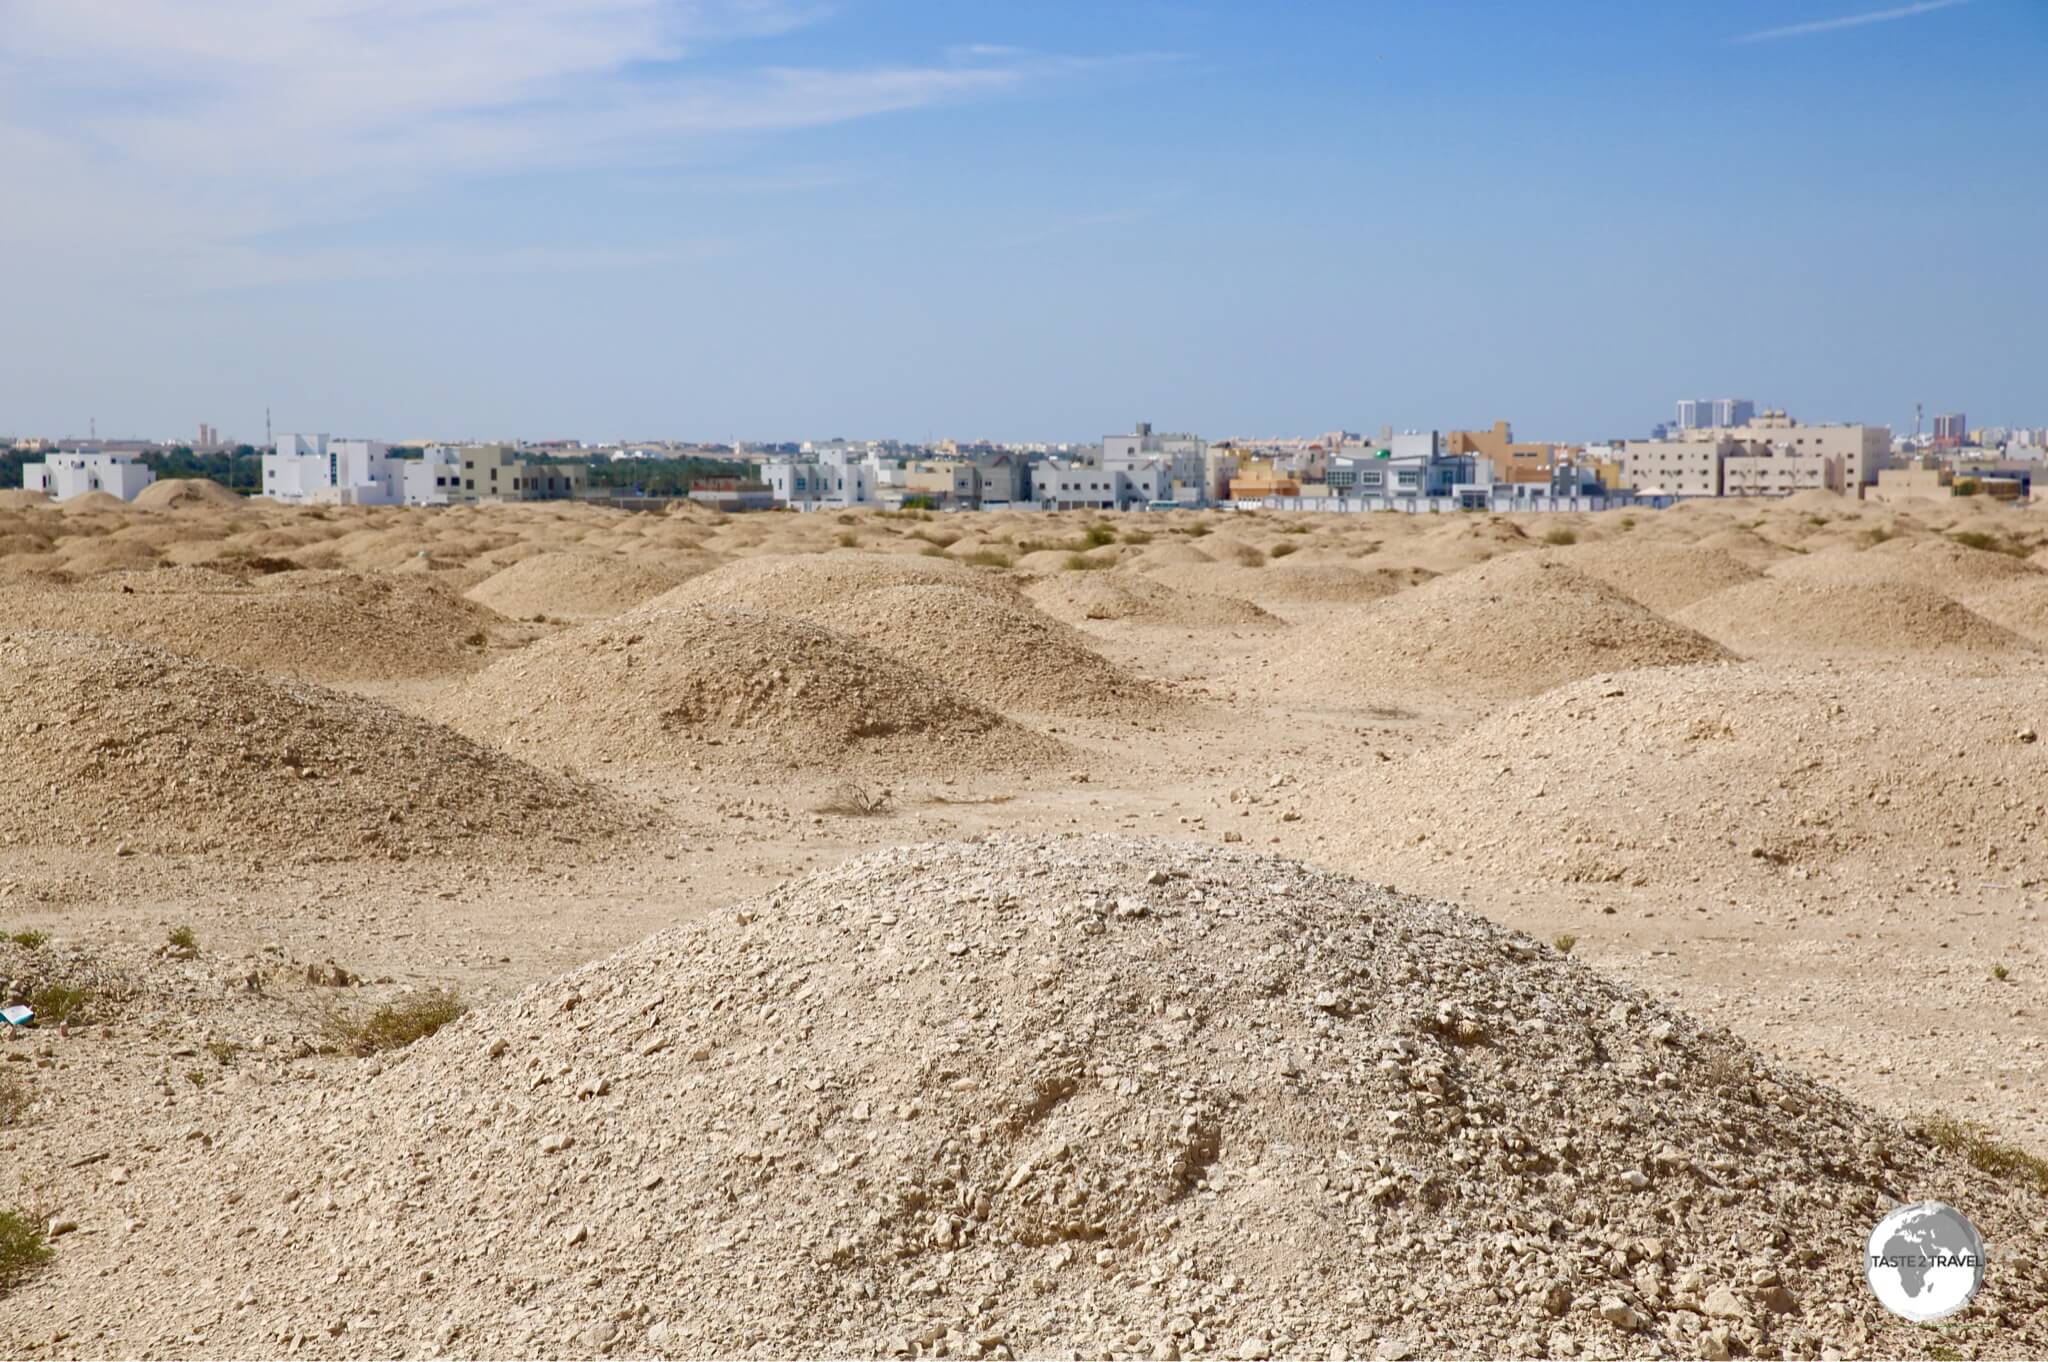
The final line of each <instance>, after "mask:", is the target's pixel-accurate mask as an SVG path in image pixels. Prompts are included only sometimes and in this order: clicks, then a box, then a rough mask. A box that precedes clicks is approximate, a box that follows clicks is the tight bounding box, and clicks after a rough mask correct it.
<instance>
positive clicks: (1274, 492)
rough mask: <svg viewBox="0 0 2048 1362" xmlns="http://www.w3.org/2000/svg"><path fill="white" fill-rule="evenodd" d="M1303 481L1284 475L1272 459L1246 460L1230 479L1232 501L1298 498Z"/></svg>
mask: <svg viewBox="0 0 2048 1362" xmlns="http://www.w3.org/2000/svg"><path fill="white" fill-rule="evenodd" d="M1300 495H1301V480H1300V479H1299V478H1294V477H1290V476H1288V475H1287V474H1285V473H1282V472H1281V471H1280V470H1279V469H1278V468H1276V467H1274V466H1273V461H1272V460H1271V459H1246V460H1245V461H1244V462H1243V463H1241V464H1239V465H1238V468H1237V473H1236V474H1235V475H1234V476H1233V477H1232V478H1231V479H1230V499H1231V500H1232V501H1256V500H1258V499H1259V498H1260V497H1298V496H1300Z"/></svg>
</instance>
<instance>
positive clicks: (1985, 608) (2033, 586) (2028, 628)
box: [1962, 573, 2048, 644]
mask: <svg viewBox="0 0 2048 1362" xmlns="http://www.w3.org/2000/svg"><path fill="white" fill-rule="evenodd" d="M1962 604H1963V605H1965V606H1967V607H1969V610H1970V612H1971V613H1972V614H1974V615H1979V616H1981V617H1983V618H1984V619H1987V620H1990V621H1991V622H1992V623H1993V624H1995V625H1998V626H1999V627H2000V628H2002V629H2010V630H2012V632H2014V633H2015V634H2018V635H2019V636H2020V637H2021V638H2023V639H2027V640H2028V641H2030V642H2033V643H2037V644H2048V575H2043V574H2039V573H2036V574H2032V575H2029V576H2026V577H2017V578H2014V579H2013V580H2012V581H2009V582H2001V583H1999V584H1997V585H1994V586H1989V587H1985V588H1983V589H1982V590H1979V591H1973V592H1971V593H1969V594H1968V595H1965V596H1963V597H1962Z"/></svg>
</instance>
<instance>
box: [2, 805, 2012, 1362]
mask: <svg viewBox="0 0 2048 1362" xmlns="http://www.w3.org/2000/svg"><path fill="white" fill-rule="evenodd" d="M1148 872H1152V873H1151V874H1148ZM1153 879H1156V880H1157V881H1158V883H1156V884H1154V883H1150V882H1149V881H1150V880H1153ZM378 1068H379V1069H381V1072H377V1071H375V1070H372V1071H369V1072H367V1073H366V1074H365V1075H364V1076H363V1077H361V1078H359V1079H356V1080H355V1081H354V1082H352V1083H350V1084H348V1085H347V1086H343V1087H340V1088H338V1089H337V1090H334V1091H329V1092H319V1093H313V1094H307V1093H304V1092H303V1091H300V1092H293V1093H288V1094H282V1095H280V1097H279V1098H278V1099H276V1100H275V1101H274V1102H273V1103H272V1104H270V1105H269V1106H267V1107H258V1108H256V1109H255V1110H247V1111H245V1113H244V1119H243V1120H241V1121H239V1122H237V1124H236V1125H235V1126H234V1127H232V1128H230V1130H227V1131H222V1132H219V1133H217V1134H215V1136H214V1139H213V1141H212V1142H211V1147H209V1146H208V1145H207V1144H203V1143H201V1142H197V1141H188V1142H184V1143H183V1144H182V1145H181V1146H180V1153H179V1155H178V1158H179V1166H178V1167H176V1168H175V1169H173V1170H168V1171H170V1172H171V1174H172V1176H173V1177H174V1178H175V1183H174V1186H173V1189H172V1190H171V1192H170V1193H169V1194H163V1193H159V1197H160V1198H161V1202H160V1204H159V1205H158V1206H157V1207H155V1208H153V1209H152V1211H151V1213H150V1215H149V1219H150V1220H151V1221H152V1222H155V1223H162V1224H172V1225H176V1226H177V1232H178V1236H179V1242H180V1245H181V1251H180V1252H178V1253H176V1254H168V1255H165V1254H145V1253H137V1252H135V1251H134V1249H133V1247H132V1246H124V1245H123V1244H122V1242H121V1236H118V1235H114V1234H99V1235H83V1234H82V1235H79V1236H78V1237H77V1239H76V1240H75V1241H73V1244H72V1245H67V1247H66V1251H65V1253H63V1254H62V1255H60V1257H59V1263H60V1268H59V1271H60V1272H61V1273H62V1275H63V1278H64V1279H68V1280H70V1281H75V1282H78V1283H80V1284H82V1285H86V1286H87V1289H90V1290H91V1291H92V1292H93V1293H94V1295H95V1298H97V1299H100V1300H107V1299H118V1300H120V1301H122V1302H123V1308H122V1309H121V1310H120V1311H117V1312H108V1313H102V1314H101V1315H100V1316H99V1322H101V1323H103V1324H104V1325H105V1326H106V1327H107V1328H108V1329H109V1330H111V1332H110V1334H108V1335H107V1336H106V1337H105V1338H104V1339H103V1340H102V1341H101V1342H99V1343H98V1345H97V1346H99V1347H100V1348H101V1349H103V1350H105V1351H107V1352H110V1353H129V1354H143V1353H147V1354H150V1355H160V1354H179V1353H204V1354H206V1355H211V1356H219V1355H229V1356H255V1355H270V1354H271V1353H274V1352H276V1351H279V1350H280V1349H284V1350H287V1351H289V1350H291V1349H290V1347H289V1345H290V1343H291V1341H292V1340H294V1339H300V1338H303V1340H304V1343H303V1350H304V1351H306V1352H309V1353H313V1354H317V1355H332V1354H337V1353H340V1354H377V1355H415V1356H417V1355H426V1354H429V1353H432V1352H435V1351H436V1350H437V1347H442V1346H445V1347H446V1348H447V1349H449V1350H452V1351H454V1352H457V1353H460V1354H464V1355H483V1356H507V1355H534V1354H548V1355H564V1356H592V1355H597V1354H603V1353H612V1352H615V1353H618V1354H621V1355H626V1356H648V1355H653V1356H676V1357H709V1356H737V1355H748V1354H758V1355H762V1356H776V1357H792V1356H827V1357H840V1356H882V1357H886V1356H889V1355H890V1354H892V1353H895V1354H899V1355H903V1354H909V1353H911V1352H912V1351H913V1349H916V1350H919V1351H921V1352H922V1353H923V1354H924V1355H934V1354H935V1353H936V1351H937V1349H936V1348H934V1347H933V1346H932V1345H934V1344H937V1343H944V1345H945V1349H946V1352H947V1353H948V1354H951V1355H973V1353H974V1351H976V1350H979V1351H980V1352H982V1353H983V1354H984V1355H986V1354H987V1353H991V1352H995V1350H997V1349H999V1348H1000V1349H1002V1350H1004V1351H1003V1352H1000V1353H996V1355H997V1356H1003V1355H1006V1354H1008V1355H1016V1356H1033V1357H1042V1356H1052V1355H1056V1354H1065V1353H1067V1352H1068V1351H1069V1350H1076V1349H1078V1350H1079V1352H1080V1354H1081V1355H1083V1356H1090V1357H1092V1356H1098V1355H1101V1354H1103V1353H1109V1354H1111V1355H1115V1356H1127V1355H1128V1356H1138V1357H1147V1356H1155V1355H1157V1356H1170V1355H1172V1353H1171V1352H1169V1351H1167V1350H1168V1349H1169V1348H1171V1349H1174V1350H1177V1351H1180V1352H1181V1353H1183V1354H1184V1355H1185V1354H1189V1353H1191V1354H1193V1355H1195V1356H1215V1357H1257V1356H1263V1355H1266V1354H1270V1355H1272V1356H1274V1357H1325V1356H1329V1355H1331V1351H1332V1349H1333V1348H1334V1347H1337V1346H1342V1347H1343V1348H1344V1349H1346V1350H1347V1352H1348V1353H1349V1355H1351V1356H1354V1357H1360V1356H1363V1357H1370V1356H1373V1355H1375V1353H1377V1354H1378V1355H1379V1356H1382V1357H1394V1356H1405V1355H1407V1353H1406V1352H1405V1351H1401V1350H1402V1349H1404V1348H1405V1349H1408V1350H1412V1351H1413V1352H1414V1353H1415V1354H1416V1355H1419V1356H1458V1355H1464V1356H1498V1355H1545V1354H1548V1355H1558V1354H1561V1353H1565V1352H1567V1351H1570V1350H1571V1349H1570V1348H1568V1347H1567V1345H1566V1340H1567V1339H1569V1340H1571V1341H1572V1343H1573V1345H1575V1347H1576V1348H1577V1349H1579V1350H1583V1351H1585V1352H1587V1353H1589V1354H1591V1355H1594V1356H1621V1355H1630V1356H1651V1355H1659V1354H1670V1353H1672V1352H1676V1353H1679V1354H1681V1355H1697V1354H1698V1353H1699V1352H1701V1351H1709V1350H1712V1351H1713V1352H1720V1351H1723V1350H1727V1349H1728V1348H1729V1347H1730V1345H1731V1343H1732V1344H1733V1346H1734V1348H1735V1349H1736V1350H1739V1351H1743V1352H1748V1353H1751V1354H1755V1355H1765V1354H1767V1353H1768V1355H1779V1354H1780V1352H1781V1350H1786V1349H1792V1350H1795V1351H1797V1352H1799V1353H1800V1354H1801V1355H1804V1353H1805V1352H1806V1351H1807V1350H1808V1349H1809V1348H1811V1347H1813V1346H1815V1345H1816V1344H1817V1342H1818V1340H1820V1339H1821V1338H1828V1339H1833V1340H1837V1341H1840V1340H1843V1339H1845V1338H1846V1337H1856V1338H1859V1339H1860V1338H1863V1337H1864V1335H1865V1333H1866V1331H1867V1333H1868V1335H1869V1338H1868V1341H1867V1344H1866V1345H1865V1351H1867V1352H1869V1353H1871V1354H1873V1355H1879V1356H1885V1355H1903V1354H1908V1353H1916V1352H1920V1351H1923V1350H1924V1347H1925V1342H1926V1340H1927V1339H1928V1337H1929V1336H1928V1335H1927V1334H1925V1333H1916V1332H1914V1331H1913V1329H1912V1326H1909V1325H1906V1324H1904V1323H1903V1322H1901V1321H1898V1320H1897V1319H1895V1318H1893V1317H1891V1316H1889V1315H1888V1314H1886V1313H1885V1311H1884V1310H1883V1308H1882V1307H1881V1306H1880V1305H1879V1304H1878V1302H1877V1300H1876V1299H1875V1297H1874V1296H1873V1295H1872V1293H1871V1292H1870V1291H1869V1290H1868V1289H1867V1288H1866V1287H1865V1285H1864V1283H1863V1281H1862V1279H1861V1274H1860V1273H1858V1272H1856V1271H1854V1270H1853V1268H1848V1267H1846V1266H1845V1265H1846V1264H1848V1263H1850V1262H1851V1261H1852V1258H1851V1257H1850V1255H1852V1254H1853V1252H1854V1246H1855V1245H1857V1244H1859V1243H1860V1242H1861V1241H1862V1239H1863V1237H1864V1235H1865V1234H1866V1233H1867V1232H1868V1229H1869V1226H1870V1225H1871V1223H1872V1222H1873V1221H1874V1220H1875V1218H1876V1217H1877V1216H1878V1215H1879V1214H1881V1213H1882V1211H1883V1210H1885V1209H1888V1208H1889V1206H1890V1204H1891V1200H1892V1199H1895V1198H1897V1199H1907V1198H1910V1199H1918V1198H1923V1197H1935V1198H1940V1199H1943V1200H1946V1201H1949V1202H1952V1203H1954V1204H1957V1205H1961V1206H1964V1207H1967V1208H1968V1213H1969V1215H1970V1216H1971V1218H1972V1219H1973V1220H1974V1221H1975V1223H1976V1224H1977V1226H1978V1227H1979V1229H1980V1230H1981V1231H1982V1233H1983V1235H1984V1237H1985V1239H1986V1240H1987V1241H1988V1242H1989V1243H1992V1244H1995V1245H1997V1246H1998V1259H1997V1262H1996V1264H1995V1265H1994V1267H1993V1270H1992V1271H1991V1273H1990V1275H1989V1280H1988V1281H1987V1283H1986V1285H1985V1288H1984V1290H1983V1292H1982V1294H1981V1295H1980V1296H1979V1298H1978V1303H1977V1305H1976V1306H1975V1307H1974V1309H1975V1311H1976V1312H1977V1313H1978V1315H1980V1316H1986V1315H1991V1314H1993V1313H1995V1316H1996V1317H1997V1318H1999V1319H2000V1321H2001V1324H2000V1327H1998V1328H1997V1329H1996V1330H1992V1331H1985V1332H1982V1334H1981V1337H1980V1338H1979V1346H1980V1347H1988V1348H1990V1349H1992V1350H1994V1351H1998V1352H2003V1353H2008V1354H2013V1355H2019V1354H2025V1353H2028V1352H2033V1353H2038V1352H2040V1351H2041V1350H2042V1349H2043V1348H2044V1347H2048V1311H2044V1310H2043V1308H2042V1307H2043V1305H2044V1303H2048V1301H2044V1295H2048V1285H2044V1282H2043V1280H2042V1278H2041V1275H2040V1273H2039V1271H2038V1268H2036V1267H2035V1266H2034V1265H2035V1264H2036V1263H2037V1262H2038V1261H2039V1258H2040V1256H2041V1255H2042V1254H2043V1253H2044V1252H2048V1231H2044V1230H2043V1228H2042V1227H2041V1225H2040V1223H2039V1214H2038V1203H2037V1202H2035V1201H2033V1200H2032V1199H2031V1197H2030V1195H2029V1194H2028V1193H2026V1192H2024V1191H2022V1190H2020V1189H2019V1188H2018V1187H2017V1186H2015V1185H2012V1184H2005V1183H2001V1182H1999V1181H1997V1180H1995V1179H1994V1178H1992V1177H1991V1176H1990V1175H1988V1174H1985V1173H1982V1172H1978V1171H1976V1170H1974V1169H1972V1168H1970V1167H1968V1166H1966V1165H1964V1164H1963V1163H1961V1162H1960V1161H1958V1160H1955V1159H1952V1158H1950V1157H1948V1156H1943V1155H1938V1154H1935V1153H1933V1152H1932V1150H1931V1148H1930V1146H1929V1145H1928V1143H1927V1142H1926V1141H1924V1140H1921V1139H1917V1138H1915V1137H1914V1136H1913V1134H1911V1133H1910V1132H1908V1131H1907V1130H1905V1129H1903V1128H1901V1127H1900V1126H1899V1125H1897V1124H1896V1123H1894V1122H1892V1121H1890V1120H1887V1119H1885V1118H1882V1117H1880V1116H1878V1115H1876V1114H1875V1113H1873V1112H1871V1111H1869V1110H1868V1109H1866V1108H1863V1107H1861V1106H1859V1105H1857V1104H1855V1103H1853V1102H1851V1101H1849V1100H1848V1099H1846V1098H1844V1097H1842V1096H1841V1095H1839V1094H1837V1093H1835V1092H1833V1091H1831V1090H1829V1089H1826V1088H1824V1087H1821V1086H1820V1085H1818V1084H1815V1083H1813V1082H1811V1081H1810V1080H1807V1079H1805V1078H1803V1077H1800V1076H1798V1075H1796V1074H1794V1073H1792V1072H1789V1071H1787V1070H1785V1069H1782V1068H1779V1067H1777V1066H1775V1065H1774V1064H1773V1063H1771V1062H1770V1061H1768V1060H1766V1059H1764V1058H1763V1057H1761V1056H1760V1055H1758V1054H1757V1053H1756V1052H1754V1051H1751V1050H1749V1049H1748V1048H1746V1047H1744V1046H1743V1045H1741V1044H1740V1043H1738V1042H1736V1041H1734V1040H1733V1039H1731V1038H1729V1037H1728V1036H1726V1035H1725V1034H1724V1033H1719V1032H1715V1031H1709V1030H1706V1029H1703V1028H1702V1027H1700V1026H1699V1025H1697V1024H1695V1023H1694V1022H1693V1021H1692V1020H1690V1019H1689V1018H1688V1017H1686V1016H1685V1015H1683V1014H1679V1013H1674V1012H1671V1011H1669V1010H1667V1009H1666V1008H1665V1007H1664V1006H1662V1005H1661V1004H1659V1003H1658V1002H1656V1001H1655V1000H1654V999H1652V998H1651V997H1649V996H1648V995H1646V994H1643V993H1640V992H1637V991H1635V990H1632V989H1628V988H1625V987H1622V986H1619V985H1617V984H1614V983H1612V982H1610V981H1608V980H1607V979H1605V978H1603V977H1601V976H1600V975H1597V974H1595V973H1594V972H1592V971H1591V970H1589V969H1587V968H1585V967H1583V966H1581V965H1577V964H1574V963H1572V962H1571V961H1570V960H1568V959H1565V958H1562V957H1560V956H1558V955H1557V954H1556V953H1554V952H1553V951H1551V950H1549V949H1547V948H1545V947H1542V946H1538V945H1536V944H1535V943H1533V942H1530V941H1528V940H1526V939H1523V938H1517V937H1512V936H1510V935H1508V934H1507V933H1505V932H1503V931H1502V930H1500V929H1498V928H1496V927H1494V926H1492V925H1491V924H1489V923H1486V922H1485V921H1483V920H1481V919H1478V918H1475V917H1472V916H1469V915H1467V914H1465V913H1463V912H1460V911H1458V910H1456V909H1453V908H1450V907H1448V906H1445V905H1441V904H1436V903H1431V902H1427V901H1423V900H1416V899H1407V898H1402V897H1399V896H1396V895H1393V894H1390V893H1387V892H1385V891H1383V890H1381V889H1378V888H1375V887H1368V886H1366V885H1362V884H1360V883H1357V882H1356V881H1352V880H1348V879H1344V878H1341V877H1338V876H1334V875H1329V874H1324V873H1318V872H1314V871H1310V870H1308V869H1306V868H1304V867H1302V866H1300V865H1297V864H1293V863H1290V862H1285V861H1280V860H1277V859H1272V858H1259V857H1249V856H1236V855H1225V854H1223V853H1220V852H1218V851H1215V850H1212V849H1204V848H1197V847H1191V846H1182V845H1174V844H1168V843H1159V842H1147V841H1141V840H1136V839H1112V838H1085V839H1071V840H1056V841H1045V840H1030V839H1023V838H1004V839H998V840H994V841H991V842H986V843H981V844H974V845H950V846H920V847H906V848H899V849H894V850H890V851H885V852H880V853H877V854H875V855H872V856H868V857H865V858H863V859H861V860H858V861H855V862H852V863H850V864H848V865H845V866H842V867H840V868H838V869H835V870H833V871H830V872H827V873H824V874H821V875H816V876H812V877H809V878H806V879H803V880H800V881H797V882H795V883H793V884H791V885H788V886H785V887H784V888H782V889H780V890H777V891H775V892H773V893H771V894H769V895H767V896H765V897H763V898H760V899H757V900H755V901H753V902H752V903H750V904H747V905H745V906H744V907H742V908H741V909H740V910H739V911H737V912H736V913H718V914H715V915H706V916H704V917H701V918H699V919H697V920H696V921H694V922H692V923H690V924H688V925H684V926H681V927H677V928H674V929H672V930H670V931H667V932H664V933H662V934H660V935H658V936H655V937H653V938H651V939H649V940H647V941H646V942H644V943H642V944H640V945H638V946H635V947H633V948H630V949H628V950H626V951H624V952H622V953H620V954H618V955H616V956H613V957H611V958H610V959H606V960H602V961H599V962H597V963H595V964H593V965H590V966H588V967H586V968H584V969H581V970H579V971H577V972H575V973H573V974H570V975H568V976H565V977H563V978H561V979H558V980H556V981H554V982H552V983H550V984H546V985H543V986H541V987H539V988H536V989H533V990H531V991H529V992H527V993H525V994H524V995H522V996H520V997H518V998H515V999H511V1000H507V1001H505V1002H503V1003H500V1004H497V1005H494V1006H491V1007H489V1008H486V1009H484V1010H482V1011H480V1012H477V1013H475V1014H472V1015H471V1016H470V1017H468V1018H466V1019H464V1020H463V1021H461V1022H458V1023H456V1024H455V1025H453V1026H451V1027H450V1028H448V1029H447V1030H445V1031H443V1032H442V1033H441V1034H440V1035H438V1036H436V1037H434V1038H433V1039H431V1040H429V1041H426V1042H423V1043H421V1044H420V1045H418V1046H417V1047H415V1048H414V1049H413V1050H411V1051H409V1052H406V1053H405V1054H403V1055H402V1056H400V1057H399V1058H398V1059H397V1060H396V1062H392V1063H389V1064H388V1065H379V1066H378ZM290 1086H291V1087H294V1088H299V1087H302V1086H303V1085H290ZM1808 1250H1810V1251H1808ZM2000 1265H2010V1266H2000ZM101 1273H104V1274H106V1275H105V1276H104V1277H102V1276H100V1275H98V1274H101ZM428 1274H431V1275H428ZM202 1279H205V1281H206V1282H210V1283H213V1285H212V1286H211V1287H208V1286H206V1285H203V1284H202ZM238 1295H239V1297H240V1299H239V1300H238V1299H237V1296H238ZM56 1296H57V1291H56V1290H55V1289H53V1288H52V1287H50V1286H39V1287H37V1288H36V1289H35V1290H34V1291H33V1292H31V1293H27V1294H24V1295H23V1296H22V1297H21V1298H20V1299H19V1301H18V1302H10V1305H15V1306H16V1307H17V1309H18V1310H20V1311H37V1312H38V1313H41V1311H39V1310H38V1307H39V1306H40V1305H42V1303H43V1302H45V1301H49V1300H50V1299H51V1298H52V1297H56ZM1580 1296H1583V1297H1585V1298H1587V1299H1588V1300H1589V1301H1591V1302H1592V1303H1593V1304H1591V1305H1587V1306H1577V1307H1574V1306H1573V1304H1572V1302H1573V1299H1574V1298H1575V1297H1580ZM44 1308H45V1309H51V1312H52V1313H54V1310H53V1309H52V1307H44ZM1560 1317H1563V1318H1560ZM337 1322H339V1323H337ZM48 1327H49V1325H48V1322H46V1321H45V1320H43V1319H41V1318H35V1319H33V1320H31V1321H25V1322H23V1323H22V1324H21V1325H20V1330H19V1331H20V1332H23V1333H26V1332H27V1330H28V1329H30V1328H36V1329H42V1330H44V1331H47V1329H48ZM1709 1332H1711V1338H1708V1337H1706V1335H1707V1334H1708V1333H1709ZM181 1340H182V1341H181Z"/></svg>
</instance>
